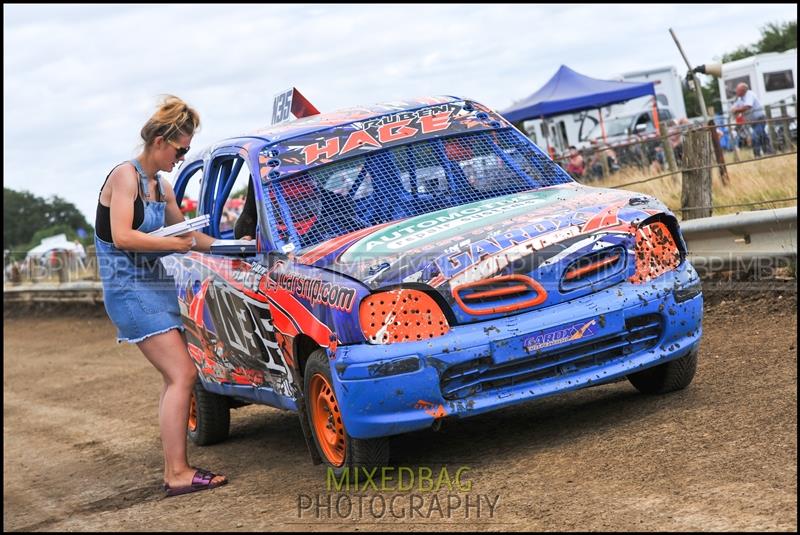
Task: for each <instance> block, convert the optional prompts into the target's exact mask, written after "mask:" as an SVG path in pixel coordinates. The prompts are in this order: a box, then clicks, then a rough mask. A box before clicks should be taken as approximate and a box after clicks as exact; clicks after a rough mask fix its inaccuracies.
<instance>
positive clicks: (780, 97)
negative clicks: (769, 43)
mask: <svg viewBox="0 0 800 535" xmlns="http://www.w3.org/2000/svg"><path fill="white" fill-rule="evenodd" d="M717 80H718V83H719V94H720V97H721V100H722V110H723V112H724V113H725V115H727V114H728V110H729V109H730V108H731V105H732V104H733V101H734V100H735V99H736V86H737V85H738V84H739V83H741V82H744V83H746V84H747V85H748V87H750V89H752V90H753V92H754V93H755V94H756V98H757V99H758V101H759V102H761V105H762V106H769V105H771V104H777V103H780V101H784V102H790V101H791V100H792V97H794V101H795V102H796V101H797V85H796V80H797V49H796V48H793V49H791V50H787V51H786V52H768V53H765V54H756V55H755V56H750V57H749V58H744V59H738V60H736V61H731V62H728V63H723V64H722V77H721V78H718V79H717ZM787 113H788V114H789V115H791V116H794V117H796V116H797V108H796V107H795V106H787ZM772 115H773V117H775V116H778V115H780V109H779V108H773V109H772Z"/></svg>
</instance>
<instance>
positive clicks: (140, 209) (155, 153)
mask: <svg viewBox="0 0 800 535" xmlns="http://www.w3.org/2000/svg"><path fill="white" fill-rule="evenodd" d="M199 125H200V118H199V116H198V114H197V112H196V111H195V110H194V109H192V108H190V107H189V106H188V105H187V104H186V103H185V102H183V101H182V100H181V99H180V98H178V97H175V96H172V95H167V96H166V98H165V99H164V101H163V103H162V104H161V105H160V107H159V108H158V110H157V111H156V113H155V114H154V115H153V116H152V117H151V118H150V119H149V120H148V121H147V123H146V124H145V125H144V127H143V128H142V130H141V137H142V140H143V141H144V148H143V150H142V152H141V154H139V155H138V156H137V157H136V158H134V159H133V160H130V161H128V162H124V163H121V164H119V165H117V166H116V167H115V168H114V169H113V170H112V171H111V173H109V175H108V176H107V177H106V180H105V182H104V183H103V186H102V188H101V190H100V197H99V199H98V202H97V217H96V220H95V232H96V234H95V245H96V247H97V258H98V266H99V272H100V278H101V279H102V281H103V301H104V303H105V307H106V312H107V313H108V315H109V317H110V318H111V321H112V322H113V323H114V325H115V326H116V327H117V330H118V335H117V342H118V343H119V342H123V341H124V342H130V343H135V344H136V345H137V346H138V347H139V349H140V350H141V351H142V353H144V356H145V357H147V360H149V361H150V362H151V363H152V364H153V366H155V367H156V369H157V370H158V371H159V372H161V375H162V376H163V378H164V386H163V388H162V390H161V399H160V401H159V406H158V417H159V427H160V430H161V442H162V446H163V449H164V490H165V492H166V493H167V495H168V496H175V495H178V494H186V493H188V492H194V491H198V490H204V489H210V488H214V487H218V486H220V485H224V484H225V483H227V482H228V480H227V478H226V477H225V476H221V475H216V474H213V473H211V472H209V471H207V470H202V469H197V468H194V467H191V466H190V465H189V463H188V460H187V458H186V426H187V420H188V416H189V401H190V399H191V392H192V388H193V386H194V384H195V380H196V378H197V370H196V369H195V366H194V363H193V362H192V360H191V357H190V356H189V353H188V351H187V349H186V344H185V343H184V340H183V335H182V331H183V328H184V327H183V323H182V321H181V315H180V310H179V307H178V298H177V293H176V290H175V285H174V281H173V279H172V278H171V277H170V276H168V275H167V274H166V272H165V270H164V267H163V265H162V264H161V262H159V261H158V258H159V257H161V256H165V255H168V254H172V253H176V252H177V253H186V252H188V251H189V250H190V249H193V250H195V251H208V250H209V248H210V246H211V243H212V242H213V241H214V238H212V237H210V236H207V235H205V234H202V233H200V232H190V233H187V234H184V235H181V236H170V237H156V236H150V235H149V234H148V232H151V231H153V230H155V229H157V228H159V227H162V226H165V225H172V224H174V223H179V222H181V221H183V219H184V218H183V214H182V213H181V211H180V208H179V207H178V204H177V203H176V201H175V193H174V192H173V190H172V186H171V185H170V184H169V182H167V181H166V180H163V179H162V178H161V176H160V175H159V173H158V172H159V171H172V169H173V168H174V167H175V164H177V163H178V162H180V161H182V160H183V159H184V156H185V155H186V153H187V152H188V151H189V145H190V143H191V141H192V136H193V135H194V132H195V130H196V129H197V128H198V127H199Z"/></svg>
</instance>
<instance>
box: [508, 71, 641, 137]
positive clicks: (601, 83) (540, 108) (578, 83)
mask: <svg viewBox="0 0 800 535" xmlns="http://www.w3.org/2000/svg"><path fill="white" fill-rule="evenodd" d="M655 94H656V91H655V84H654V83H653V82H643V83H639V82H614V81H612V80H598V79H597V78H590V77H588V76H584V75H583V74H580V73H578V72H575V71H573V70H572V69H570V68H569V67H567V66H566V65H562V66H561V67H560V68H559V69H558V71H557V72H556V73H555V75H553V77H552V78H550V80H548V82H547V83H546V84H544V86H542V88H541V89H539V90H538V91H537V92H535V93H534V94H532V95H530V96H528V97H526V98H525V99H523V100H522V101H520V102H517V103H516V104H514V105H513V106H511V107H510V108H508V109H506V110H504V111H501V112H500V114H501V115H502V116H503V117H505V118H506V119H507V120H508V121H510V122H512V123H517V122H519V121H524V120H527V119H544V118H546V117H552V116H553V115H561V114H564V113H574V112H579V111H584V110H590V109H599V108H602V107H603V106H608V105H610V104H615V103H618V102H624V101H626V100H630V99H633V98H637V97H642V96H647V95H653V96H654V97H655ZM654 102H655V100H654ZM656 117H657V115H656ZM656 120H657V119H656ZM600 124H601V127H602V125H603V116H602V114H600ZM603 130H604V132H603V137H605V128H603Z"/></svg>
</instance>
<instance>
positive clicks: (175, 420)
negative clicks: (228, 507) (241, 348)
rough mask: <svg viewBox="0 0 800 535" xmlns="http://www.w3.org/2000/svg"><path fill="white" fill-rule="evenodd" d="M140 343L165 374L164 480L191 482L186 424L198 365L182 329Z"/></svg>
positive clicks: (161, 405)
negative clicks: (187, 454) (194, 361)
mask: <svg viewBox="0 0 800 535" xmlns="http://www.w3.org/2000/svg"><path fill="white" fill-rule="evenodd" d="M136 345H138V346H139V349H140V350H141V351H142V353H144V356H145V357H147V360H149V361H150V363H151V364H153V366H155V367H156V369H157V370H158V371H159V372H161V375H162V377H163V378H164V387H163V388H162V390H161V399H160V401H159V410H158V423H159V428H160V430H161V444H162V447H163V448H164V482H165V483H167V484H168V485H169V486H171V487H179V486H186V485H189V484H191V482H192V476H194V473H195V471H194V470H193V469H192V467H191V466H190V465H189V461H188V460H187V458H186V425H187V423H188V419H189V399H190V398H191V394H192V388H193V387H194V383H195V381H196V379H197V369H196V368H195V367H194V364H193V363H192V359H191V357H190V356H189V352H188V351H187V350H186V344H184V342H183V337H182V336H181V333H180V331H179V330H178V329H172V330H169V331H167V332H165V333H161V334H157V335H155V336H151V337H150V338H147V339H145V340H143V341H141V342H139V343H138V344H136ZM224 480H225V476H217V477H215V478H214V482H216V483H219V482H222V481H224Z"/></svg>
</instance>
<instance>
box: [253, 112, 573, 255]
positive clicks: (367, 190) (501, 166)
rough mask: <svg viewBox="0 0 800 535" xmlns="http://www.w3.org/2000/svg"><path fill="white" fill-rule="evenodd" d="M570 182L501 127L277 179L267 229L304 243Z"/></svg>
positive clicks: (527, 144) (300, 244)
mask: <svg viewBox="0 0 800 535" xmlns="http://www.w3.org/2000/svg"><path fill="white" fill-rule="evenodd" d="M571 181H572V179H571V178H570V177H569V175H567V174H566V173H565V172H564V171H563V170H562V169H561V168H560V167H558V166H557V165H556V164H555V163H553V161H552V160H550V159H549V158H548V157H547V156H545V155H544V153H542V152H541V151H540V150H538V148H537V147H535V146H534V145H533V144H532V143H530V141H528V140H527V139H525V138H523V137H522V136H521V135H520V134H519V133H517V132H515V131H514V130H512V129H510V128H508V129H504V130H494V131H483V132H478V133H470V134H464V135H460V136H458V137H451V138H439V139H431V140H425V141H420V142H417V143H412V144H408V145H402V146H399V147H395V148H391V149H384V150H379V151H375V152H371V153H369V154H366V155H362V156H358V157H354V158H349V159H347V160H342V161H338V162H334V163H330V164H327V165H321V166H318V167H316V168H313V169H310V170H308V171H304V172H301V173H296V174H294V175H290V176H287V177H284V178H281V179H279V180H277V181H276V182H274V183H273V184H272V187H271V188H270V189H271V191H272V192H271V193H270V195H269V197H270V200H271V203H272V210H273V214H274V215H275V219H276V221H275V223H276V228H273V231H277V235H278V238H280V239H281V240H284V241H285V242H291V243H293V244H294V245H295V247H297V248H299V249H304V248H307V247H310V246H313V245H316V244H318V243H320V242H323V241H325V240H328V239H331V238H334V237H337V236H341V235H343V234H347V233H349V232H353V231H356V230H360V229H363V228H367V227H371V226H373V225H378V224H381V223H388V222H391V221H396V220H400V219H405V218H408V217H413V216H417V215H422V214H427V213H431V212H435V211H437V210H442V209H445V208H450V207H453V206H459V205H463V204H469V203H472V202H476V201H481V200H484V199H491V198H495V197H500V196H503V195H508V194H512V193H519V192H521V191H526V190H533V189H538V188H542V187H546V186H552V185H555V184H563V183H567V182H571Z"/></svg>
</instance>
